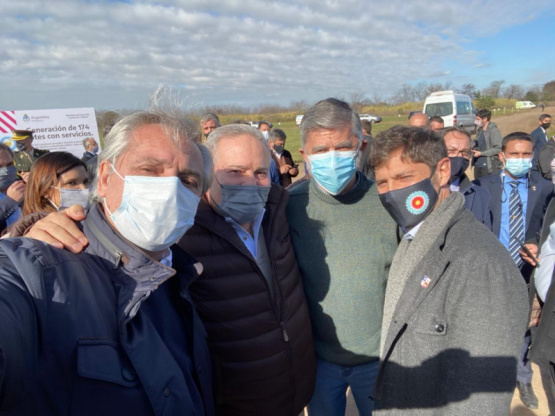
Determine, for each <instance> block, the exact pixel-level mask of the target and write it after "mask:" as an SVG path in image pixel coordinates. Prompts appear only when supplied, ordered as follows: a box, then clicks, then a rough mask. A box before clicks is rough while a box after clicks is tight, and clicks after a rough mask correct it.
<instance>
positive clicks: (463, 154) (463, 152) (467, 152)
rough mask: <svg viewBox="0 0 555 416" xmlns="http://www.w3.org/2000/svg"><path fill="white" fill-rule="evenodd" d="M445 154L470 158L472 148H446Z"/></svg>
mask: <svg viewBox="0 0 555 416" xmlns="http://www.w3.org/2000/svg"><path fill="white" fill-rule="evenodd" d="M447 155H448V156H449V157H457V156H461V157H464V158H465V159H470V158H471V157H472V150H470V149H468V150H466V149H465V150H459V149H447Z"/></svg>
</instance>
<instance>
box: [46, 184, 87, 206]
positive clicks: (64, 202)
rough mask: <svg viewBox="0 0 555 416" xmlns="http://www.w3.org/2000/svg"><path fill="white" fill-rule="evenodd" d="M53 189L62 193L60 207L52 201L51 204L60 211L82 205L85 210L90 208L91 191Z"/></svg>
mask: <svg viewBox="0 0 555 416" xmlns="http://www.w3.org/2000/svg"><path fill="white" fill-rule="evenodd" d="M52 188H54V189H57V190H58V191H59V192H60V206H56V204H54V202H52V200H50V199H49V202H50V203H51V204H52V206H53V207H54V208H56V209H57V210H58V211H60V210H62V209H65V208H69V207H70V206H72V205H81V206H82V207H83V208H84V209H87V208H89V195H90V192H91V190H90V189H89V188H86V189H71V188H58V187H56V186H53V187H52Z"/></svg>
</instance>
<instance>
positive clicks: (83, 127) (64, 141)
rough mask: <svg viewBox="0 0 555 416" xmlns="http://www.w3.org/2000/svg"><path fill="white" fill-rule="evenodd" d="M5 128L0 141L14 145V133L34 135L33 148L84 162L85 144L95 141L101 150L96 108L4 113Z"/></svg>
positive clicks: (0, 112) (0, 131)
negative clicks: (82, 159)
mask: <svg viewBox="0 0 555 416" xmlns="http://www.w3.org/2000/svg"><path fill="white" fill-rule="evenodd" d="M0 114H1V115H3V116H4V117H3V119H2V120H0V121H1V122H2V123H3V125H2V127H3V128H2V129H0V141H2V142H3V143H6V144H7V145H8V146H10V147H11V148H12V149H14V150H15V146H14V143H10V137H11V136H12V135H11V131H10V130H12V129H17V130H31V131H33V137H34V140H33V147H34V148H35V149H45V150H50V151H51V152H55V151H65V152H69V153H72V154H73V155H75V156H77V157H78V158H81V157H82V156H83V153H84V152H85V148H84V147H83V140H84V139H86V138H87V137H92V138H93V139H95V140H96V142H97V143H98V145H99V146H100V138H99V137H98V128H97V126H96V115H95V112H94V108H64V109H55V110H15V111H0Z"/></svg>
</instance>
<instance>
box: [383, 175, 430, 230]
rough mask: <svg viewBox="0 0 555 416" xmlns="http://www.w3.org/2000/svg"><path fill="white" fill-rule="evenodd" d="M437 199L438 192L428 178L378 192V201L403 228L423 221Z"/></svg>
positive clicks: (408, 227)
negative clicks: (381, 192)
mask: <svg viewBox="0 0 555 416" xmlns="http://www.w3.org/2000/svg"><path fill="white" fill-rule="evenodd" d="M437 199H438V194H437V191H436V190H435V188H434V186H433V185H432V181H431V180H430V178H426V179H424V180H423V181H421V182H418V183H415V184H414V185H411V186H407V187H406V188H402V189H396V190H394V191H389V192H386V193H384V194H380V201H381V203H382V205H383V206H384V208H385V209H386V211H387V212H388V213H389V215H391V218H393V219H394V220H395V222H396V223H397V224H399V225H400V226H401V227H403V228H404V229H405V230H406V229H410V228H412V227H414V226H415V225H417V224H418V223H420V222H421V221H423V220H424V219H425V218H426V217H427V216H428V215H429V214H430V212H432V211H433V209H434V207H435V205H436V203H437Z"/></svg>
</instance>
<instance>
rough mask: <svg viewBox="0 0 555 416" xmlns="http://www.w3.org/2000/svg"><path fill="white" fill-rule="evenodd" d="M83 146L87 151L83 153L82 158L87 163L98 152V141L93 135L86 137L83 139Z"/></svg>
mask: <svg viewBox="0 0 555 416" xmlns="http://www.w3.org/2000/svg"><path fill="white" fill-rule="evenodd" d="M83 147H84V148H85V153H83V157H82V158H81V160H82V161H83V162H85V163H87V162H88V161H89V160H91V159H92V158H93V157H95V156H96V154H97V153H98V150H99V147H98V143H97V142H96V140H95V139H93V138H92V137H87V138H86V139H83Z"/></svg>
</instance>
